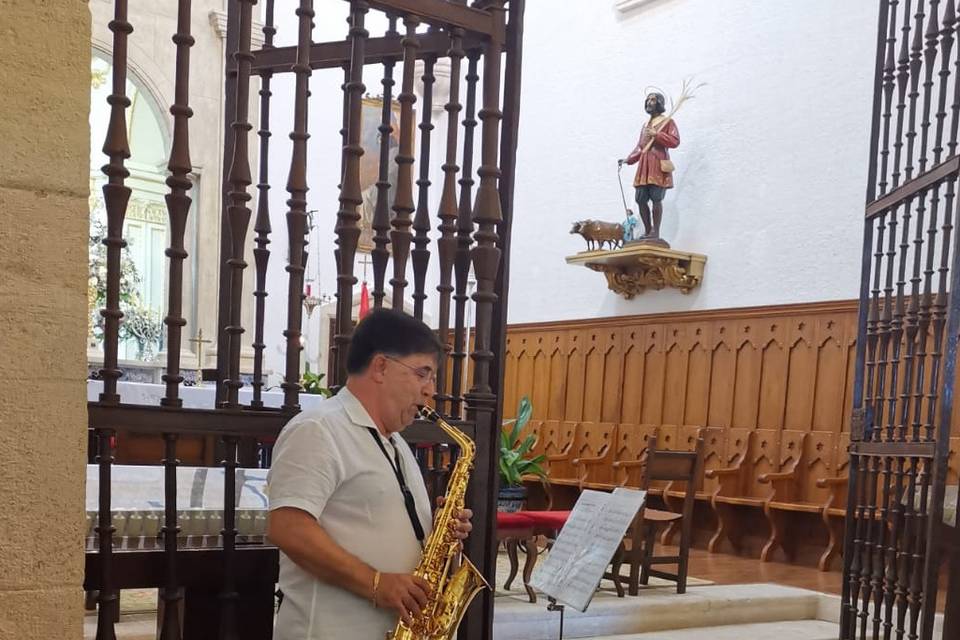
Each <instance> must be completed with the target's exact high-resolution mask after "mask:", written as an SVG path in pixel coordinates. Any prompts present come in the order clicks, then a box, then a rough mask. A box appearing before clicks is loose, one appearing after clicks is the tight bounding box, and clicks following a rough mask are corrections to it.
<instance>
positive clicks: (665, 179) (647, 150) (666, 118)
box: [617, 92, 680, 247]
mask: <svg viewBox="0 0 960 640" xmlns="http://www.w3.org/2000/svg"><path fill="white" fill-rule="evenodd" d="M677 106H679V105H677ZM644 110H645V111H646V112H647V113H648V114H649V115H650V119H649V120H648V121H647V124H646V126H644V128H643V131H642V132H641V133H640V139H639V140H638V141H637V145H636V146H635V147H634V149H633V151H631V152H630V155H628V156H627V157H626V158H624V159H622V160H617V164H618V166H623V165H624V163H626V164H628V165H633V164H636V165H637V173H636V175H635V176H634V179H633V186H634V189H635V190H636V195H635V198H636V201H637V204H638V205H639V206H640V219H641V220H642V221H643V235H642V236H640V238H639V239H638V241H639V242H644V243H649V244H657V245H661V246H664V247H669V245H668V244H667V242H666V241H665V240H663V239H661V238H660V221H661V219H662V218H663V197H664V196H665V195H666V192H667V189H671V188H673V162H671V160H670V153H669V152H668V149H675V148H676V147H677V146H678V145H679V144H680V133H679V131H678V130H677V124H676V122H674V120H673V117H672V116H673V113H675V112H676V107H675V108H674V109H673V111H671V113H670V115H665V112H666V100H665V99H664V97H663V94H662V93H656V92H652V93H650V94H648V95H647V99H646V100H645V101H644ZM648 203H650V204H648ZM651 205H652V206H651ZM651 213H652V216H651Z"/></svg>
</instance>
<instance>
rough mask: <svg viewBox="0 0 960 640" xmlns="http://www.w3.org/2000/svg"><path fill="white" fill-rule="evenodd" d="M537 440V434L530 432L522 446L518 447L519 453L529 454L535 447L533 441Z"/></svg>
mask: <svg viewBox="0 0 960 640" xmlns="http://www.w3.org/2000/svg"><path fill="white" fill-rule="evenodd" d="M536 441H537V437H536V436H535V435H533V434H532V433H531V434H528V435H527V437H526V438H524V439H523V442H522V443H521V444H520V448H519V449H517V453H519V454H520V455H522V456H525V455H527V454H528V453H530V449H532V448H533V443H534V442H536Z"/></svg>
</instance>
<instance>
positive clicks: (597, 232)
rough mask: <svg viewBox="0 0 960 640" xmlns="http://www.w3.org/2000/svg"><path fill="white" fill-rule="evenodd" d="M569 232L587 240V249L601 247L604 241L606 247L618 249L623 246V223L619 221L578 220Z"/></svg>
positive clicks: (591, 249)
mask: <svg viewBox="0 0 960 640" xmlns="http://www.w3.org/2000/svg"><path fill="white" fill-rule="evenodd" d="M570 233H579V234H580V235H581V236H583V239H584V240H586V241H587V251H593V250H594V249H598V248H599V249H603V244H604V243H607V248H608V249H619V248H620V247H622V246H623V225H622V224H620V223H619V222H603V221H601V220H580V221H578V222H574V223H573V228H571V229H570Z"/></svg>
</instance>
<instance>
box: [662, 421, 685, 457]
mask: <svg viewBox="0 0 960 640" xmlns="http://www.w3.org/2000/svg"><path fill="white" fill-rule="evenodd" d="M680 438H681V436H680V427H679V426H678V425H675V424H662V425H660V427H659V428H658V429H657V447H659V448H660V449H664V450H666V451H682V450H683V443H682V442H681V439H680Z"/></svg>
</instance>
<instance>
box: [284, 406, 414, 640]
mask: <svg viewBox="0 0 960 640" xmlns="http://www.w3.org/2000/svg"><path fill="white" fill-rule="evenodd" d="M370 428H373V429H374V430H375V431H376V425H374V423H373V420H372V419H371V418H370V415H369V414H368V413H367V410H366V409H364V408H363V405H362V404H360V401H359V400H357V398H356V396H354V395H353V394H352V393H350V391H349V390H348V389H347V388H346V387H344V388H342V389H341V390H340V392H339V393H338V394H337V395H336V396H334V397H333V398H331V399H329V400H327V401H325V402H321V403H320V406H318V407H316V408H315V409H311V410H309V411H305V412H303V413H300V414H298V415H297V416H295V417H294V418H293V419H292V420H291V421H290V422H289V423H287V425H286V426H285V427H284V428H283V431H282V432H281V433H280V437H279V438H277V443H276V446H275V447H274V453H273V462H272V465H271V468H270V472H269V474H268V476H267V495H268V496H269V499H270V509H271V510H272V509H279V508H280V507H295V508H297V509H302V510H303V511H306V512H307V513H309V514H310V515H312V516H313V517H314V518H316V519H317V522H318V523H319V524H320V526H322V527H323V528H324V530H325V531H326V532H327V533H328V534H330V536H331V537H332V538H333V539H334V540H335V541H336V542H337V544H339V545H340V546H341V547H343V548H344V549H346V550H347V551H348V552H349V553H351V554H353V555H355V556H357V557H358V558H360V559H361V560H362V561H364V562H365V563H367V564H368V565H370V566H371V567H373V568H374V569H377V570H379V571H382V572H384V573H411V572H412V571H413V570H414V569H415V568H416V566H417V563H418V562H419V561H420V556H421V546H420V543H419V542H418V541H417V538H416V535H415V534H414V531H413V526H412V525H411V523H410V517H409V516H408V515H407V510H406V507H405V506H404V501H403V494H402V493H401V491H400V486H399V483H398V482H397V477H396V476H395V475H394V472H393V469H392V467H391V465H390V464H389V463H388V461H387V458H386V457H384V455H383V451H381V449H380V447H379V446H377V443H376V441H375V440H374V439H373V437H372V436H371V435H370ZM377 437H378V438H380V439H381V442H382V443H383V446H384V448H385V449H386V450H387V452H388V454H389V455H390V460H391V461H392V460H393V458H394V452H393V446H391V444H390V441H391V440H392V441H393V443H394V444H395V445H396V447H397V450H398V451H399V452H400V463H401V467H402V471H403V476H404V479H405V480H406V484H407V486H408V487H409V488H410V491H411V493H412V494H413V497H414V499H415V501H416V504H417V512H418V514H419V516H420V522H421V523H422V524H423V528H424V531H425V533H426V535H427V536H429V535H430V530H431V525H432V515H431V510H430V504H429V497H428V496H427V489H426V487H425V486H424V483H423V477H422V476H421V475H420V470H419V468H418V466H417V462H416V459H415V458H414V457H413V452H412V451H411V450H410V447H409V446H408V445H407V443H406V442H405V441H404V440H403V438H402V437H400V436H399V435H398V434H392V436H391V438H390V439H389V440H388V439H387V438H384V437H383V436H381V435H380V432H379V431H377ZM280 589H281V590H282V591H283V594H284V598H283V604H282V605H281V606H280V611H279V613H278V615H277V624H276V629H275V632H274V638H276V640H381V639H382V638H383V637H384V635H385V634H386V633H387V632H388V631H390V630H392V629H393V627H394V626H395V625H396V622H397V616H396V614H394V613H392V612H389V611H385V610H382V609H376V608H375V607H374V606H373V605H372V604H371V603H370V601H369V600H367V599H364V598H360V597H358V596H355V595H353V594H352V593H350V592H349V591H346V590H345V589H341V588H340V587H338V586H337V585H334V584H329V583H326V582H323V581H321V580H319V579H317V578H316V577H314V576H313V575H311V574H309V573H307V572H306V571H304V570H303V569H301V568H300V567H299V566H297V565H296V564H294V562H293V561H292V560H290V558H288V557H287V556H286V555H285V554H284V553H283V552H281V553H280Z"/></svg>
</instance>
